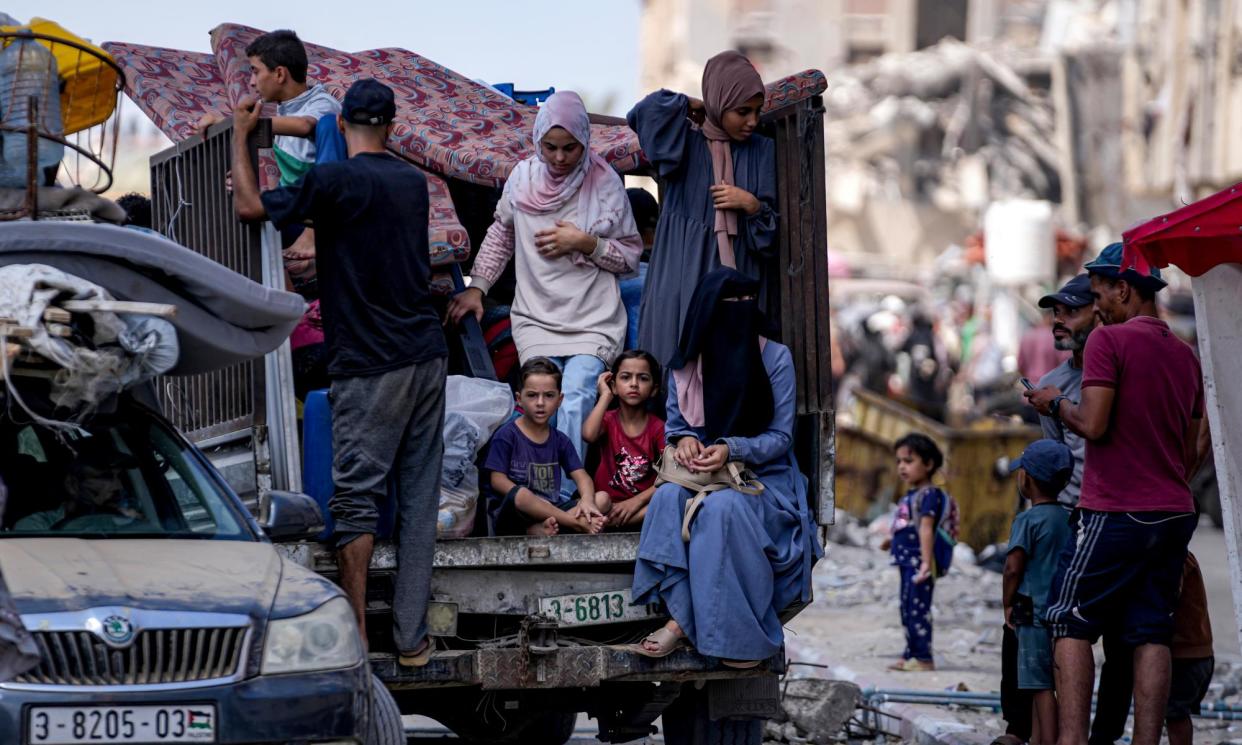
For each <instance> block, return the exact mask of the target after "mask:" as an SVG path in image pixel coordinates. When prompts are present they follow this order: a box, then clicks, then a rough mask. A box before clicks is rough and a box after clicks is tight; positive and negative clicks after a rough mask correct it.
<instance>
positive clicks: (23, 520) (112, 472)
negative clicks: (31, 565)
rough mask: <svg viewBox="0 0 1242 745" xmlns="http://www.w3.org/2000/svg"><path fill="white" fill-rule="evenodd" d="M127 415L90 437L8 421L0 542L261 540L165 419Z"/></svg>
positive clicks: (2, 429)
mask: <svg viewBox="0 0 1242 745" xmlns="http://www.w3.org/2000/svg"><path fill="white" fill-rule="evenodd" d="M123 411H125V413H124V415H121V416H113V417H109V418H108V419H107V420H106V421H103V420H101V421H97V422H94V423H92V424H90V425H88V426H87V427H86V432H85V434H81V433H71V432H66V431H53V430H52V429H49V428H47V427H44V426H42V425H39V424H34V423H17V422H14V421H13V420H12V419H10V418H8V417H5V416H2V415H0V480H3V483H4V485H5V487H6V488H7V491H8V500H7V506H4V507H3V511H4V514H3V522H2V523H0V538H8V537H34V536H65V537H74V538H139V537H152V538H206V539H226V540H254V534H253V533H252V532H251V531H250V529H249V528H248V526H247V525H246V523H245V521H244V520H243V518H242V516H241V514H240V512H239V511H238V509H237V507H236V504H235V502H234V501H233V499H232V497H231V496H230V495H229V494H227V493H226V492H224V491H223V490H222V489H221V488H220V486H219V485H218V484H217V482H216V481H215V480H214V479H213V478H212V477H211V475H210V474H209V473H208V472H207V470H206V468H205V467H204V466H203V465H202V464H201V463H200V461H199V460H198V459H197V458H196V457H195V455H194V453H193V452H191V451H190V450H189V449H188V448H187V447H186V446H185V445H184V444H183V442H182V441H181V440H180V439H179V438H178V437H176V436H175V435H173V433H172V432H171V431H170V430H169V429H167V428H166V427H165V426H164V425H163V424H162V423H160V422H159V421H158V420H157V419H156V418H155V417H152V416H150V415H148V414H146V413H145V412H141V411H138V410H136V409H132V408H129V407H126V408H125V409H123Z"/></svg>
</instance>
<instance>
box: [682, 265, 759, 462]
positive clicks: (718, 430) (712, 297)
mask: <svg viewBox="0 0 1242 745" xmlns="http://www.w3.org/2000/svg"><path fill="white" fill-rule="evenodd" d="M758 295H759V283H758V282H756V281H755V280H753V279H751V278H749V277H747V276H746V275H744V274H742V273H741V272H738V271H737V270H734V269H727V268H722V269H717V270H715V271H712V272H709V273H708V274H706V275H704V277H703V279H702V280H700V282H699V286H698V287H696V288H695V290H694V296H693V297H692V298H691V300H690V309H689V311H688V312H687V313H686V322H685V324H684V325H683V326H682V330H681V342H680V343H679V344H678V346H677V353H676V354H675V355H674V356H673V359H672V361H671V362H670V364H669V367H670V368H671V369H674V370H680V369H681V368H683V367H685V366H686V365H689V364H693V363H694V361H695V359H696V358H702V361H703V414H704V426H705V428H706V430H707V442H708V444H711V443H712V442H714V441H715V440H717V439H719V438H722V437H754V436H756V435H758V434H760V433H762V432H764V431H765V430H767V428H768V426H769V425H770V424H771V423H772V417H773V413H774V403H773V398H772V383H771V380H769V378H768V371H767V368H766V367H764V364H763V355H762V353H761V351H760V349H759V337H760V336H761V335H762V334H764V333H765V332H766V331H767V325H768V324H767V321H766V319H765V318H764V316H763V314H762V313H761V312H760V311H759V301H758ZM743 298H747V299H743Z"/></svg>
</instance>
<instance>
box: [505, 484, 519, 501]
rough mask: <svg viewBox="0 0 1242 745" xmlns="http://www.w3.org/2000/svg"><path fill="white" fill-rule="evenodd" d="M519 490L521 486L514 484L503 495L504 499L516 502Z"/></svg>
mask: <svg viewBox="0 0 1242 745" xmlns="http://www.w3.org/2000/svg"><path fill="white" fill-rule="evenodd" d="M521 490H522V487H520V486H518V485H516V484H515V485H514V486H513V488H512V489H510V490H509V493H508V494H506V495H505V501H506V502H516V501H517V495H518V492H520V491H521Z"/></svg>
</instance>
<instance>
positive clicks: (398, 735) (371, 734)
mask: <svg viewBox="0 0 1242 745" xmlns="http://www.w3.org/2000/svg"><path fill="white" fill-rule="evenodd" d="M367 745H405V725H404V724H402V723H401V710H400V709H398V708H397V702H396V701H394V700H393V697H392V694H391V693H389V691H388V689H387V688H386V687H385V686H384V683H383V682H382V681H381V680H380V679H379V678H377V677H375V676H374V675H372V676H371V720H370V725H369V726H368V727H367Z"/></svg>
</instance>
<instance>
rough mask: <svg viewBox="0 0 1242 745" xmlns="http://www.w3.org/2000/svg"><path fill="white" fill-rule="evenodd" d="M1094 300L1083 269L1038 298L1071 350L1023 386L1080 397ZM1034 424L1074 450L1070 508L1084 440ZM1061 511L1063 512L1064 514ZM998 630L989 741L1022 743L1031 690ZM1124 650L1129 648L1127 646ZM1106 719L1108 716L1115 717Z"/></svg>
mask: <svg viewBox="0 0 1242 745" xmlns="http://www.w3.org/2000/svg"><path fill="white" fill-rule="evenodd" d="M1094 305H1095V298H1093V297H1092V295H1091V279H1090V277H1089V276H1088V275H1086V274H1080V275H1078V276H1077V277H1074V278H1073V279H1071V280H1070V281H1069V282H1066V283H1065V285H1064V286H1063V287H1062V288H1061V289H1059V290H1057V291H1056V292H1054V293H1052V294H1050V295H1044V296H1043V297H1042V298H1040V299H1039V307H1040V308H1043V309H1045V310H1049V311H1051V316H1052V338H1053V345H1054V346H1055V347H1056V348H1057V350H1058V351H1069V352H1071V353H1072V355H1071V357H1070V358H1069V359H1067V360H1065V361H1064V362H1062V363H1061V364H1060V365H1058V366H1057V367H1055V368H1053V369H1052V370H1050V371H1048V372H1047V373H1045V374H1044V376H1043V377H1042V378H1040V379H1039V385H1038V386H1036V385H1032V384H1031V381H1030V380H1028V379H1026V378H1023V379H1022V385H1023V387H1025V388H1026V389H1027V390H1028V391H1029V390H1035V389H1036V388H1044V387H1048V386H1051V387H1053V388H1056V389H1057V390H1059V391H1061V393H1062V394H1064V395H1065V396H1068V397H1069V399H1070V400H1072V401H1078V400H1080V398H1081V393H1082V358H1083V350H1084V349H1085V348H1086V346H1087V336H1088V335H1090V334H1091V330H1092V329H1094V328H1095V308H1094ZM1039 424H1040V427H1041V428H1042V429H1043V430H1044V437H1045V438H1046V439H1050V440H1056V441H1057V442H1060V443H1063V444H1065V445H1066V446H1067V447H1069V449H1070V452H1071V453H1072V454H1073V472H1072V473H1071V475H1070V478H1069V481H1068V482H1067V483H1066V485H1065V488H1063V489H1062V490H1061V491H1060V492H1059V493H1058V494H1057V503H1059V504H1060V505H1061V506H1062V507H1064V508H1066V509H1067V510H1072V509H1073V508H1074V507H1076V506H1077V505H1078V493H1079V490H1080V489H1081V487H1082V464H1083V461H1084V459H1085V451H1086V446H1087V443H1086V441H1085V440H1083V439H1082V437H1081V436H1079V435H1078V434H1077V433H1076V432H1074V431H1072V430H1070V429H1068V428H1067V427H1066V426H1065V425H1064V424H1062V423H1061V422H1060V421H1058V420H1057V419H1054V418H1053V417H1051V416H1044V415H1042V414H1041V415H1040V417H1039ZM1066 517H1067V518H1068V515H1067V516H1066ZM1041 622H1042V619H1041ZM1002 633H1003V643H1002V648H1001V657H1002V671H1001V713H1002V715H1003V717H1004V719H1005V723H1006V725H1007V727H1006V730H1005V734H1004V735H1001V736H1000V737H998V738H996V739H995V740H994V741H993V745H1021V744H1022V743H1024V742H1026V741H1028V740H1030V738H1031V694H1030V692H1029V691H1023V690H1021V689H1020V688H1019V687H1018V680H1017V678H1018V637H1017V635H1016V634H1015V633H1014V631H1013V629H1011V628H1009V627H1008V625H1007V626H1006V627H1005V629H1004V631H1003V632H1002ZM1113 636H1114V635H1112V634H1109V635H1106V636H1105V639H1104V645H1105V650H1106V651H1105V657H1106V662H1105V664H1104V670H1103V672H1102V673H1101V674H1100V690H1101V691H1104V690H1105V689H1106V687H1107V688H1108V689H1109V690H1112V689H1115V688H1117V685H1115V684H1112V683H1110V681H1112V679H1114V678H1117V677H1118V675H1117V673H1118V672H1120V673H1121V674H1122V675H1123V676H1124V678H1123V679H1122V680H1121V681H1120V684H1121V688H1122V689H1124V691H1125V693H1126V696H1125V713H1124V714H1123V717H1122V727H1123V729H1124V726H1125V717H1126V716H1128V715H1129V710H1130V698H1129V692H1130V676H1129V672H1130V665H1129V663H1128V662H1127V663H1126V664H1125V665H1124V668H1123V669H1122V670H1118V665H1117V663H1116V661H1115V660H1114V656H1115V655H1114V653H1111V652H1109V651H1108V650H1109V649H1111V645H1110V641H1111V640H1112V637H1113ZM1125 651H1126V652H1128V649H1125ZM1106 719H1107V720H1108V721H1110V722H1111V721H1113V720H1114V719H1115V717H1107V718H1106ZM1114 739H1118V738H1114ZM1093 742H1094V741H1093ZM1109 742H1110V743H1111V742H1112V741H1109Z"/></svg>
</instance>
